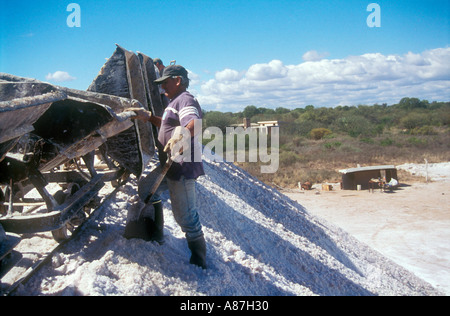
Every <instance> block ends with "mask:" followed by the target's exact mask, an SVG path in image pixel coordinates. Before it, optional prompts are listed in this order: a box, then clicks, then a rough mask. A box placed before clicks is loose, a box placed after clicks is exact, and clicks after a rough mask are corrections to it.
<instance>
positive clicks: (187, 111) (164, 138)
mask: <svg viewBox="0 0 450 316" xmlns="http://www.w3.org/2000/svg"><path fill="white" fill-rule="evenodd" d="M202 117H203V115H202V109H201V108H200V104H199V103H198V101H197V99H195V98H194V96H193V95H192V94H190V93H189V92H187V91H186V92H182V93H181V94H179V95H178V96H176V97H175V98H174V99H172V100H171V101H170V103H169V105H168V106H167V108H166V109H165V111H164V114H163V117H162V120H161V128H160V130H159V134H158V141H159V142H160V143H161V144H162V145H163V146H166V145H167V143H168V141H169V140H170V138H172V134H173V131H174V129H175V128H176V127H177V126H180V125H181V126H184V127H186V126H187V125H188V124H189V123H190V122H191V121H192V120H194V119H201V118H202ZM198 146H199V145H198V141H197V140H196V139H194V138H192V139H191V161H190V162H187V161H183V162H181V163H176V162H173V164H172V166H171V167H170V169H169V171H168V172H167V177H168V178H169V179H171V180H179V179H180V178H181V177H182V176H184V177H185V178H186V179H197V178H198V177H199V176H202V175H204V174H205V172H204V170H203V162H202V161H201V159H200V161H198V162H195V160H194V153H195V151H196V150H199V148H198Z"/></svg>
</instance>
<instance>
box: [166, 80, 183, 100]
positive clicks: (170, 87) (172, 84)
mask: <svg viewBox="0 0 450 316" xmlns="http://www.w3.org/2000/svg"><path fill="white" fill-rule="evenodd" d="M161 87H162V88H163V89H164V90H165V91H166V96H167V97H168V98H169V99H173V98H174V97H176V96H177V95H178V94H179V93H181V92H182V86H181V78H179V77H176V78H168V79H166V80H164V81H163V83H162V84H161Z"/></svg>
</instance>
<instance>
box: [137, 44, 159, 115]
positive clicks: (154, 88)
mask: <svg viewBox="0 0 450 316" xmlns="http://www.w3.org/2000/svg"><path fill="white" fill-rule="evenodd" d="M137 55H138V57H139V61H140V62H141V67H142V71H143V75H144V84H145V86H146V91H147V96H148V98H149V100H150V102H151V105H150V107H149V108H150V110H151V111H152V113H153V114H154V115H155V116H159V117H162V115H163V113H164V105H163V103H162V100H161V95H160V94H159V88H158V85H155V84H153V82H154V81H155V80H156V79H157V78H156V72H155V65H154V63H153V60H152V59H151V58H150V57H148V56H147V55H145V54H143V53H140V52H138V53H137Z"/></svg>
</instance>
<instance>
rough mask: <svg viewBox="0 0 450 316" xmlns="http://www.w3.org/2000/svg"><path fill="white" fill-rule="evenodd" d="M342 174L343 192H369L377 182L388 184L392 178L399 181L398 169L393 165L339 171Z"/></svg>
mask: <svg viewBox="0 0 450 316" xmlns="http://www.w3.org/2000/svg"><path fill="white" fill-rule="evenodd" d="M339 172H340V173H342V189H343V190H357V189H361V190H367V189H370V185H371V184H373V183H374V182H373V181H372V180H373V179H375V180H378V179H379V180H381V181H384V183H387V182H389V181H391V179H392V178H394V179H396V180H397V181H398V177H397V169H396V168H395V166H393V165H384V166H371V167H358V168H350V169H343V170H339Z"/></svg>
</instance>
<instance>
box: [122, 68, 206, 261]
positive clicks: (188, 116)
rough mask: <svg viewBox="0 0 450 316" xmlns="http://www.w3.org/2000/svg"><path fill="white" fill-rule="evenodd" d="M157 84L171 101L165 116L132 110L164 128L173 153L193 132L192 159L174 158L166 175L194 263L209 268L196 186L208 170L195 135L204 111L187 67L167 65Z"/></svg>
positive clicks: (167, 145) (163, 138) (163, 137)
mask: <svg viewBox="0 0 450 316" xmlns="http://www.w3.org/2000/svg"><path fill="white" fill-rule="evenodd" d="M154 83H155V84H161V85H162V88H163V89H164V90H165V94H166V96H167V97H168V98H169V100H170V103H169V105H168V106H167V108H166V109H165V111H164V114H163V117H162V118H160V117H156V116H153V115H152V113H151V112H149V111H146V110H145V109H142V108H132V109H128V110H131V111H134V112H135V113H136V115H137V116H136V117H135V118H136V119H140V120H142V121H150V122H151V123H152V124H154V125H155V126H157V127H159V128H160V130H159V135H158V140H159V141H160V142H161V144H162V145H163V146H165V147H164V151H165V152H169V151H170V152H171V155H172V156H174V155H175V154H176V153H175V152H174V151H177V148H179V143H180V141H183V142H185V141H186V139H185V138H186V135H187V137H188V138H189V134H186V133H185V132H188V133H190V137H191V140H190V142H189V140H188V143H190V145H191V148H190V149H191V150H190V152H191V159H190V161H189V159H188V161H185V160H183V161H178V160H176V161H174V162H173V164H172V166H171V167H170V169H169V171H168V172H167V176H166V177H167V185H168V187H169V194H170V199H171V201H172V211H173V214H174V217H175V220H176V221H177V223H178V224H179V225H180V227H181V229H182V230H183V232H184V233H185V235H186V240H187V242H188V247H189V249H190V250H191V252H192V256H191V259H190V263H191V264H195V265H197V266H200V267H202V268H203V269H206V242H205V238H204V235H203V231H202V226H201V224H200V219H199V215H198V210H197V205H196V189H195V185H196V179H197V178H198V177H199V176H202V175H204V174H205V173H204V170H203V162H202V161H201V159H200V161H196V159H194V158H195V157H197V155H195V152H196V149H195V146H198V145H197V143H198V142H197V141H196V137H195V136H196V135H195V134H194V130H195V122H196V121H198V120H201V119H202V111H201V108H200V105H199V103H198V102H197V100H196V99H195V98H194V97H193V96H192V94H190V93H189V92H188V91H187V88H188V87H189V78H188V73H187V71H186V69H185V68H184V67H182V66H180V65H171V66H167V67H166V68H165V69H164V72H163V75H162V76H161V78H159V79H157V80H155V81H154ZM183 128H185V129H184V130H183ZM200 132H201V130H200ZM182 135H184V136H182ZM183 137H184V139H183ZM177 144H178V146H177ZM183 149H185V148H183Z"/></svg>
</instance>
